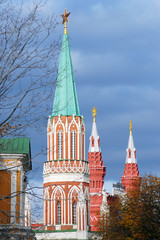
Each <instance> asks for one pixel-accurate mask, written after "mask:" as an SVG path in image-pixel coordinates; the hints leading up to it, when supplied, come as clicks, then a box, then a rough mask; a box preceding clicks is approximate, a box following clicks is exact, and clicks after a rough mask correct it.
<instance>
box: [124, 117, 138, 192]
mask: <svg viewBox="0 0 160 240" xmlns="http://www.w3.org/2000/svg"><path fill="white" fill-rule="evenodd" d="M129 129H130V134H129V141H128V148H127V150H126V163H125V168H124V172H123V176H122V177H121V182H122V185H123V187H124V190H125V191H126V192H128V191H129V190H131V189H136V188H138V187H139V186H140V183H141V177H140V174H139V171H138V164H137V158H136V149H135V147H134V142H133V136H132V121H130V127H129Z"/></svg>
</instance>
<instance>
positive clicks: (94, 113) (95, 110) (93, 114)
mask: <svg viewBox="0 0 160 240" xmlns="http://www.w3.org/2000/svg"><path fill="white" fill-rule="evenodd" d="M96 112H97V108H95V107H93V109H92V116H93V122H95V121H96V115H97V113H96Z"/></svg>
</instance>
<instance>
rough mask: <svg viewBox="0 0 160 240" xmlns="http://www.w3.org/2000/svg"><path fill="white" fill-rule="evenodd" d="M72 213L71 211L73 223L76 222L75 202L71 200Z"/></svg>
mask: <svg viewBox="0 0 160 240" xmlns="http://www.w3.org/2000/svg"><path fill="white" fill-rule="evenodd" d="M72 213H73V224H76V220H77V218H76V202H75V201H74V202H73V209H72Z"/></svg>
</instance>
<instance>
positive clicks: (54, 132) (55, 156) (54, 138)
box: [54, 128, 57, 160]
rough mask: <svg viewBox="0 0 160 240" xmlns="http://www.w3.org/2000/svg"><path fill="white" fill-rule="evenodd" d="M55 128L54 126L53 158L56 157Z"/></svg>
mask: <svg viewBox="0 0 160 240" xmlns="http://www.w3.org/2000/svg"><path fill="white" fill-rule="evenodd" d="M56 145H57V144H56V129H55V128H54V160H55V159H56V147H57V146H56Z"/></svg>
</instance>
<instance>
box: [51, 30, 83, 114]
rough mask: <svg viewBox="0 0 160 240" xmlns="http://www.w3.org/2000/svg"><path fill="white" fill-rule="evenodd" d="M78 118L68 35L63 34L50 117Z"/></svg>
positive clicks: (78, 112)
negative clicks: (73, 116)
mask: <svg viewBox="0 0 160 240" xmlns="http://www.w3.org/2000/svg"><path fill="white" fill-rule="evenodd" d="M59 114H61V115H62V116H70V115H72V114H75V115H76V116H80V111H79V105H78V98H77V92H76V86H75V81H74V75H73V66H72V60H71V54H70V48H69V41H68V34H67V33H64V35H63V42H62V48H61V55H60V63H59V69H58V78H57V84H56V90H55V97H54V103H53V111H52V116H58V115H59Z"/></svg>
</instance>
